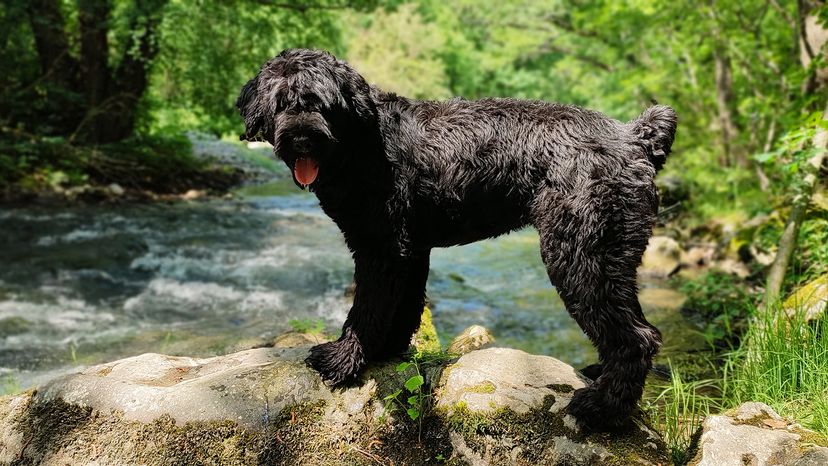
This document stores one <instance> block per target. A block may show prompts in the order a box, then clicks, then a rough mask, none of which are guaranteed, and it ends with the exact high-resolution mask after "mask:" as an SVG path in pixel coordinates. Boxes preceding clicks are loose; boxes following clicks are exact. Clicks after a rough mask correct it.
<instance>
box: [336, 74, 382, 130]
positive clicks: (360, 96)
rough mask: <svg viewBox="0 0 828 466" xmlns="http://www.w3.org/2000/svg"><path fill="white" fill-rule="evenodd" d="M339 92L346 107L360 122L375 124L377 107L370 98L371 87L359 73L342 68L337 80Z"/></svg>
mask: <svg viewBox="0 0 828 466" xmlns="http://www.w3.org/2000/svg"><path fill="white" fill-rule="evenodd" d="M339 81H340V82H339V92H340V93H341V94H342V97H343V98H344V99H345V102H346V104H347V106H348V107H349V108H350V110H351V111H352V112H353V113H354V114H356V115H357V116H358V117H359V119H360V120H362V121H364V122H367V123H371V124H373V123H375V122H376V119H377V106H376V104H375V103H374V99H373V98H372V97H371V86H369V85H368V83H367V82H366V81H365V78H363V77H362V75H360V74H359V73H357V72H356V70H354V69H353V68H351V67H350V66H348V65H345V66H344V67H342V74H341V76H340V79H339Z"/></svg>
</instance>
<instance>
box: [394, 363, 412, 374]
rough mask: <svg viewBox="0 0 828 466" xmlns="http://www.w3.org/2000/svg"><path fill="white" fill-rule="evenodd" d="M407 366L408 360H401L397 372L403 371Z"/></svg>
mask: <svg viewBox="0 0 828 466" xmlns="http://www.w3.org/2000/svg"><path fill="white" fill-rule="evenodd" d="M409 366H411V363H410V362H401V363H400V365H398V366H397V372H405V371H406V369H408V367H409Z"/></svg>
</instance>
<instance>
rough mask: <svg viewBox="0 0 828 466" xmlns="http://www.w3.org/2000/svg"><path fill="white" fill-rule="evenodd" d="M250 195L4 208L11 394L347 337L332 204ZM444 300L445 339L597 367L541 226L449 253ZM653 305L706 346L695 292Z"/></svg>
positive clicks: (440, 298) (435, 262) (654, 294)
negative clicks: (187, 359)
mask: <svg viewBox="0 0 828 466" xmlns="http://www.w3.org/2000/svg"><path fill="white" fill-rule="evenodd" d="M240 199H241V200H210V201H203V202H180V203H169V204H146V205H121V206H78V207H69V208H66V207H63V208H46V207H25V208H6V209H3V210H0V245H2V249H0V376H3V377H4V378H3V379H2V380H3V381H4V382H3V384H4V385H5V387H2V389H3V390H16V389H20V388H26V387H29V386H33V385H36V384H37V383H39V382H42V381H43V380H45V379H46V378H49V377H53V376H54V375H55V374H58V373H61V372H66V371H68V370H74V369H76V368H78V367H82V366H84V365H88V364H94V363H99V362H103V361H107V360H113V359H117V358H121V357H126V356H130V355H135V354H139V353H141V352H147V351H151V352H162V353H167V354H181V355H190V356H209V355H215V354H222V353H226V352H229V351H233V350H236V349H240V348H248V347H251V346H254V345H256V344H263V343H266V342H267V341H268V340H270V339H272V338H273V337H274V336H275V335H278V334H279V333H282V332H285V331H287V330H290V329H291V328H292V327H295V326H297V323H296V321H300V322H307V321H317V320H319V319H321V320H322V322H323V323H324V325H325V327H326V330H327V331H329V332H331V333H336V332H337V330H338V327H339V326H340V325H341V324H342V322H343V321H344V319H345V316H346V313H347V310H348V307H349V301H348V299H347V298H346V297H345V294H344V290H345V289H346V288H347V287H348V285H349V284H350V283H351V281H352V278H353V264H352V262H351V259H350V256H349V254H348V251H347V249H346V247H345V245H344V243H343V240H342V238H341V235H340V234H339V231H338V230H337V229H336V226H335V225H334V224H333V223H332V222H331V221H330V220H329V219H328V218H327V217H326V216H325V215H324V214H323V213H322V212H321V210H320V209H319V207H318V204H317V201H316V198H315V197H313V196H312V195H310V194H307V193H302V192H298V191H297V190H295V189H293V188H292V183H290V182H288V181H284V180H283V181H281V182H277V183H275V184H273V185H271V186H269V187H268V188H267V189H262V188H257V189H252V190H248V191H247V192H245V193H243V196H242V197H241V198H240ZM428 295H429V299H430V301H431V303H432V310H433V313H434V323H435V325H436V327H437V330H438V333H439V334H440V335H441V336H442V339H443V343H444V344H445V343H447V342H448V340H450V338H451V337H452V336H454V335H456V334H457V333H459V332H460V331H462V330H463V329H464V328H465V327H467V326H469V325H472V324H482V325H484V326H486V327H487V328H489V329H490V330H491V331H492V333H493V334H494V335H495V337H496V338H497V340H498V344H501V345H504V346H511V347H515V348H520V349H524V350H527V351H530V352H533V353H539V354H548V355H553V356H555V357H558V358H560V359H562V360H564V361H566V362H569V363H571V364H573V365H576V366H578V365H583V364H588V363H591V362H594V361H595V358H596V356H595V353H594V351H593V350H592V347H591V346H590V344H589V342H588V340H587V339H586V338H585V337H584V336H583V334H582V333H581V331H580V329H579V328H578V327H577V325H575V323H574V322H573V321H572V319H570V318H569V316H568V315H567V313H566V310H565V309H564V307H563V304H562V303H561V301H560V299H559V298H558V296H557V294H556V293H555V290H554V289H553V288H552V287H551V286H550V284H549V281H548V280H547V278H546V272H545V270H544V268H543V265H542V264H541V261H540V258H539V255H538V240H537V235H536V234H535V233H534V231H532V230H524V231H520V232H516V233H513V234H511V235H508V236H504V237H500V238H497V239H494V240H490V241H484V242H480V243H475V244H472V245H468V246H463V247H456V248H449V249H440V250H435V251H434V253H433V255H432V262H431V273H430V276H429V282H428ZM642 296H643V301H644V307H645V311H646V312H647V314H648V317H649V318H650V319H651V320H652V321H653V322H654V323H655V324H656V325H658V326H659V327H661V328H662V331H663V332H664V334H665V340H666V343H667V345H666V347H667V349H666V353H665V355H667V356H669V354H671V352H680V351H683V350H685V349H687V347H688V346H691V345H692V346H695V345H696V344H697V343H696V341H697V339H694V338H693V335H694V333H693V331H692V328H691V327H690V326H689V324H687V323H685V322H684V320H683V319H682V317H681V315H680V314H679V313H678V311H677V310H676V308H677V305H678V304H679V301H680V300H681V297H680V296H678V295H677V294H676V293H674V292H671V291H670V290H665V289H662V288H660V287H653V286H648V285H646V284H645V289H644V290H642ZM291 321H294V322H293V323H292V322H291ZM304 325H307V324H306V323H305V324H304Z"/></svg>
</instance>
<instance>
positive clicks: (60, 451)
mask: <svg viewBox="0 0 828 466" xmlns="http://www.w3.org/2000/svg"><path fill="white" fill-rule="evenodd" d="M308 349H309V346H308V345H305V346H300V347H296V348H278V347H272V348H257V349H251V350H247V351H241V352H238V353H234V354H229V355H225V356H219V357H215V358H209V359H196V358H184V357H171V356H165V355H160V354H146V355H141V356H136V357H133V358H127V359H123V360H120V361H115V362H112V363H108V364H103V365H99V366H94V367H90V368H88V369H85V370H83V371H81V372H78V373H75V374H70V375H66V376H63V377H59V378H57V379H54V380H52V381H50V382H48V383H46V384H44V385H43V386H41V387H39V388H38V390H36V391H30V392H26V393H23V394H20V395H16V396H7V397H4V398H0V464H43V465H57V464H60V465H63V464H87V463H90V462H93V463H98V464H148V465H162V464H163V465H170V464H172V465H190V464H222V465H224V464H228V465H246V464H291V465H292V464H314V465H317V464H318V465H326V464H331V465H333V464H356V465H361V464H365V465H368V464H391V463H393V464H397V465H409V464H410V465H421V464H458V465H459V464H492V465H496V464H525V465H529V464H567V465H570V464H590V465H591V464H599V465H600V464H631V463H640V464H658V463H661V464H667V460H666V448H665V447H664V444H663V442H661V440H660V439H659V437H658V435H657V434H655V433H654V432H653V431H652V430H651V429H649V428H647V427H646V425H645V423H643V421H641V420H640V419H637V420H636V421H637V422H638V423H640V424H641V425H640V426H637V427H634V428H631V429H630V430H629V431H627V432H626V433H616V434H587V433H584V432H581V431H580V430H579V429H578V427H577V426H576V425H575V423H574V420H573V419H571V417H568V416H566V415H565V414H564V412H563V410H562V408H563V407H564V406H565V405H566V403H567V401H568V399H569V398H570V397H571V396H572V392H573V391H574V390H575V389H576V388H578V387H581V386H584V385H585V384H586V383H587V381H585V380H584V379H582V378H581V377H580V376H578V375H577V373H576V372H575V371H574V370H573V369H572V368H571V367H569V366H567V365H565V364H563V363H561V362H560V361H557V360H555V359H553V358H550V357H546V356H533V355H529V354H526V353H523V352H521V351H516V350H507V349H494V348H493V349H487V350H479V351H473V352H471V353H468V354H466V355H464V356H463V357H461V358H460V359H459V360H455V361H454V362H453V364H452V365H451V366H449V369H448V370H444V367H445V364H446V361H447V360H448V359H447V358H431V359H428V360H423V361H420V362H418V363H417V365H416V366H415V365H410V366H409V367H408V369H406V370H405V371H398V370H397V366H398V364H399V361H389V362H388V363H383V364H377V365H373V366H371V367H369V368H368V369H367V370H366V371H365V372H364V373H363V375H362V377H361V380H359V381H356V382H354V383H353V384H351V385H348V386H345V387H338V388H334V389H331V388H329V387H326V386H325V385H324V384H323V383H322V382H321V380H320V379H319V376H318V375H317V374H316V373H315V372H313V371H312V370H311V369H309V368H308V367H307V366H306V365H305V364H304V362H303V359H304V357H305V356H306V355H307V351H308ZM475 371H476V372H475ZM413 373H419V374H422V375H423V376H424V384H423V385H422V387H420V389H419V390H420V392H419V393H420V394H421V395H422V397H421V398H420V399H421V404H420V405H418V406H417V408H418V410H419V412H420V413H421V415H420V416H419V417H417V419H416V420H412V419H411V418H410V417H409V415H408V414H407V413H406V410H405V408H406V406H407V405H406V403H408V399H409V397H410V396H411V395H412V393H409V392H406V390H407V389H406V388H405V381H406V380H407V379H408V378H409V377H410V376H411V375H412V374H413ZM474 374H483V375H484V376H481V377H476V376H474ZM397 390H401V393H402V394H401V395H400V396H398V400H397V399H389V397H388V395H389V394H393V393H394V392H396V391H397Z"/></svg>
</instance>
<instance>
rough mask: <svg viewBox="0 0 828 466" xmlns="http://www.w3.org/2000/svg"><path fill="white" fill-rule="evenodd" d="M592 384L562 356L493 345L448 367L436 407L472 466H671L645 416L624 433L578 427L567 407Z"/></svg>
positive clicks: (455, 445)
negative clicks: (626, 465) (590, 431)
mask: <svg viewBox="0 0 828 466" xmlns="http://www.w3.org/2000/svg"><path fill="white" fill-rule="evenodd" d="M588 383H589V381H588V380H587V379H586V378H584V377H583V376H581V375H579V374H578V373H577V372H576V371H575V369H573V368H572V367H571V366H569V365H567V364H565V363H563V362H561V361H558V360H557V359H554V358H551V357H548V356H535V355H531V354H527V353H524V352H523V351H519V350H514V349H508V348H488V349H483V350H477V351H472V352H470V353H468V354H465V355H463V356H462V357H460V359H459V360H458V361H457V362H456V363H454V364H452V365H450V366H448V367H447V368H446V369H445V370H444V371H443V374H442V377H441V380H440V385H439V387H438V389H437V392H436V396H437V403H436V409H437V411H438V412H440V413H443V414H444V415H445V416H446V418H447V419H448V420H449V425H450V426H451V427H450V432H449V438H450V439H451V444H452V447H453V449H454V453H455V455H456V456H457V457H459V458H460V459H462V460H464V461H465V462H468V463H470V464H473V465H496V464H550V465H594V464H652V465H656V464H666V463H667V461H668V460H667V456H666V453H665V451H666V447H665V446H664V443H663V442H662V441H661V438H660V437H659V435H658V434H657V433H656V432H655V431H653V430H652V429H650V428H649V427H647V426H646V422H644V421H643V420H641V419H638V420H637V422H635V423H633V424H634V427H631V428H630V429H629V430H628V431H626V432H623V433H613V434H587V433H584V432H581V430H580V428H579V427H578V426H577V425H576V422H575V419H574V418H573V417H572V416H570V415H568V414H566V413H565V411H564V408H566V406H567V405H568V404H569V401H570V400H571V399H572V394H573V392H574V391H575V390H576V389H578V388H583V387H585V386H586V385H587V384H588Z"/></svg>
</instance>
